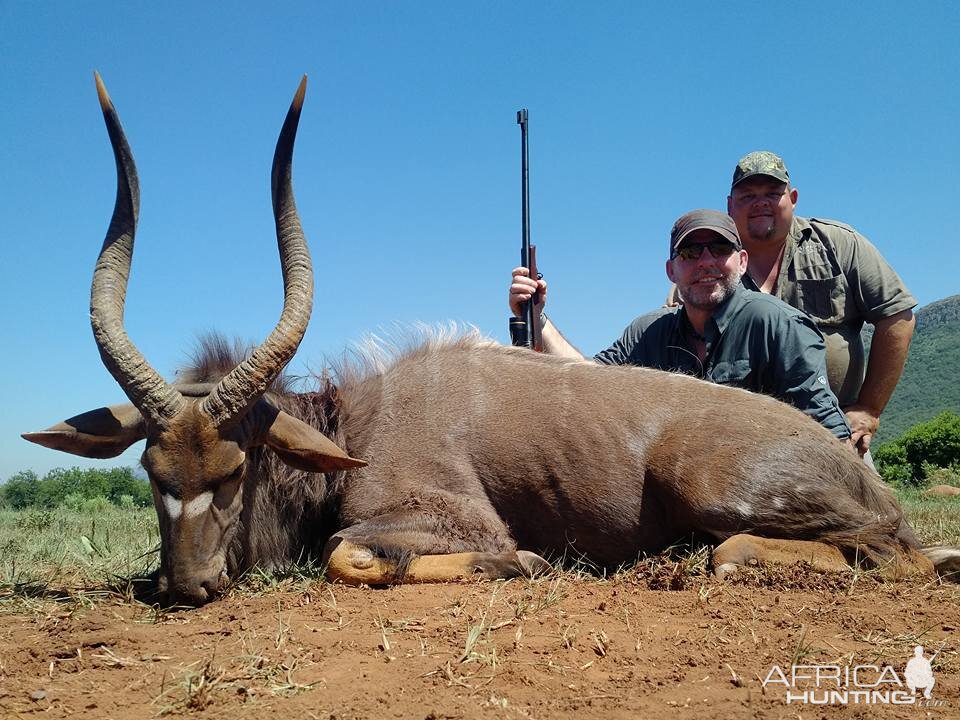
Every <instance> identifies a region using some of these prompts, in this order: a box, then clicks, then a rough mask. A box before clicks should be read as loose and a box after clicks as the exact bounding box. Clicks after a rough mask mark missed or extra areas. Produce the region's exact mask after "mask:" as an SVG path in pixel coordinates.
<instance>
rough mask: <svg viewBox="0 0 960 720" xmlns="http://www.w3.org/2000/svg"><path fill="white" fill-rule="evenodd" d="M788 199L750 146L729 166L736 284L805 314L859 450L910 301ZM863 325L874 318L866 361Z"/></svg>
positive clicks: (774, 166) (902, 358)
mask: <svg viewBox="0 0 960 720" xmlns="http://www.w3.org/2000/svg"><path fill="white" fill-rule="evenodd" d="M797 196H798V193H797V189H796V188H794V187H791V185H790V175H789V173H788V172H787V168H786V166H785V165H784V162H783V160H782V159H781V158H780V157H778V156H777V155H775V154H773V153H772V152H767V151H758V152H752V153H749V154H748V155H746V156H744V157H743V158H742V159H741V160H740V162H739V163H737V167H736V168H735V170H734V173H733V182H732V184H731V188H730V195H729V197H728V198H727V211H728V212H729V213H730V216H731V217H732V218H733V219H734V221H735V222H736V225H737V230H738V231H739V235H740V238H741V240H742V241H743V245H744V248H745V249H746V250H747V253H748V256H749V263H748V267H747V272H746V274H745V275H744V276H743V284H744V286H746V287H747V288H750V289H752V290H760V291H762V292H765V293H769V294H771V295H773V296H775V297H778V298H780V299H782V300H784V301H785V302H787V303H789V304H790V305H792V306H794V307H796V308H798V309H800V310H802V311H803V312H805V313H807V314H808V315H809V316H810V317H812V318H813V320H814V322H815V323H816V324H817V327H819V328H820V331H821V332H822V333H823V335H824V337H825V340H826V345H827V377H828V379H829V381H830V387H831V388H832V389H833V391H834V393H836V395H837V397H838V398H839V400H840V405H841V407H843V410H844V412H845V413H846V415H847V419H848V420H849V421H850V425H851V428H852V431H853V433H852V436H851V439H852V441H853V442H854V443H855V444H856V445H857V449H858V450H859V451H860V453H861V454H864V453H866V452H867V450H868V448H869V447H870V440H871V438H872V436H873V434H874V433H875V432H876V431H877V428H878V427H879V424H880V413H881V412H882V411H883V409H884V407H885V406H886V404H887V401H888V400H889V399H890V395H891V394H892V393H893V390H894V388H895V387H896V385H897V381H898V380H899V379H900V374H901V372H902V371H903V365H904V362H906V358H907V350H908V349H909V347H910V339H911V338H912V337H913V327H914V318H913V312H912V309H913V308H914V307H915V306H916V304H917V301H916V300H915V299H914V297H913V296H912V295H911V294H910V292H909V291H908V290H907V288H906V287H905V286H904V284H903V282H902V281H901V280H900V278H899V277H898V276H897V274H896V272H894V270H893V268H891V267H890V265H889V264H888V263H887V262H886V261H885V260H884V259H883V257H882V256H881V255H880V253H879V252H878V251H877V249H876V248H875V247H874V246H873V245H871V244H870V242H868V241H867V239H866V238H864V237H863V236H862V235H860V234H859V233H858V232H856V231H855V230H854V229H853V228H851V227H850V226H848V225H844V224H843V223H838V222H835V221H833V220H820V219H817V218H802V217H798V216H796V215H794V209H795V207H796V204H797ZM864 322H868V323H872V324H873V325H874V335H873V342H872V346H871V349H870V358H869V361H866V362H865V351H864V347H863V343H862V341H861V340H860V330H861V329H862V328H863V324H864Z"/></svg>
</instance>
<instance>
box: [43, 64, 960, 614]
mask: <svg viewBox="0 0 960 720" xmlns="http://www.w3.org/2000/svg"><path fill="white" fill-rule="evenodd" d="M97 90H98V94H99V97H100V104H101V107H102V109H103V114H104V118H105V119H106V124H107V130H108V132H109V135H110V141H111V143H112V146H113V151H114V155H115V158H116V164H117V177H118V187H117V199H116V206H115V207H114V211H113V218H112V220H111V222H110V227H109V230H108V232H107V236H106V239H105V241H104V244H103V248H102V250H101V251H100V256H99V259H98V261H97V265H96V269H95V271H94V275H93V284H92V290H91V300H90V315H91V323H92V326H93V332H94V337H95V339H96V343H97V347H98V348H99V350H100V354H101V357H102V358H103V362H104V364H105V365H106V367H107V369H108V370H109V371H110V373H111V374H112V375H113V377H114V378H115V379H116V380H117V382H118V383H119V384H120V387H121V388H122V389H123V391H124V393H125V394H126V395H127V397H128V398H129V400H130V403H129V404H126V405H114V406H111V407H104V408H100V409H97V410H92V411H90V412H86V413H84V414H82V415H78V416H76V417H73V418H71V419H69V420H66V421H65V422H63V423H60V424H58V425H55V426H53V427H51V428H50V429H48V430H44V431H42V432H35V433H27V434H25V435H24V437H25V438H26V439H27V440H30V441H32V442H36V443H40V444H41V445H45V446H47V447H50V448H54V449H57V450H63V451H66V452H70V453H75V454H78V455H83V456H86V457H98V458H106V457H113V456H115V455H117V454H119V453H120V452H122V451H123V450H124V449H126V448H127V447H128V446H130V445H131V444H132V443H134V442H137V441H138V440H142V439H146V449H145V450H144V452H143V456H142V462H143V467H144V468H145V469H146V471H147V473H148V475H149V476H150V481H151V486H152V489H153V496H154V502H155V505H156V510H157V515H158V517H159V522H160V528H161V538H162V541H161V563H160V588H161V590H162V591H163V592H165V593H166V594H167V596H168V598H169V599H170V600H171V601H181V602H189V603H195V604H199V603H203V602H205V601H207V600H209V599H210V598H211V597H212V596H213V595H214V594H215V593H216V591H217V590H218V589H219V588H221V587H222V584H223V583H224V582H225V580H227V579H228V578H232V577H235V576H236V575H237V574H238V573H240V572H242V571H243V570H245V569H247V568H251V567H254V566H258V567H262V568H268V569H269V568H276V567H279V566H283V565H285V564H288V563H290V562H292V561H294V560H296V559H298V558H300V557H302V556H303V555H304V554H305V553H316V554H317V555H319V556H321V557H322V558H323V560H324V561H325V562H326V563H327V564H328V575H329V577H331V578H333V579H337V580H341V581H343V582H348V583H375V584H380V583H389V582H394V581H443V580H450V579H454V578H461V577H466V576H475V575H479V576H481V577H488V578H505V577H510V576H514V575H520V574H530V573H533V572H535V571H537V570H539V569H541V568H542V567H544V566H545V565H546V563H545V561H544V560H542V559H541V555H546V556H548V557H560V556H564V555H566V556H571V555H573V556H576V557H579V558H584V559H586V560H588V561H589V562H591V563H593V564H595V565H596V566H599V567H615V566H617V565H619V564H622V563H626V562H630V561H632V560H634V559H636V558H637V556H638V555H639V554H642V553H645V552H654V551H658V550H660V549H662V548H664V547H666V546H669V545H670V544H672V543H674V542H676V541H677V540H679V539H681V538H686V537H690V536H691V535H694V534H695V535H699V536H705V537H709V538H712V539H713V540H715V541H720V542H721V544H720V545H719V547H717V548H716V550H715V551H714V564H715V567H716V568H717V570H718V571H719V572H721V573H722V572H726V571H729V570H730V569H732V568H734V567H736V566H738V565H742V564H745V563H748V562H752V561H756V560H767V559H773V560H783V561H790V560H798V559H806V560H812V561H814V562H815V563H816V564H819V565H820V566H823V567H834V568H836V567H845V562H846V561H847V560H851V559H852V558H853V557H854V556H855V555H859V556H860V557H862V558H865V559H866V560H867V561H868V562H871V563H873V564H877V565H887V566H888V567H890V568H891V570H890V572H892V573H900V572H908V571H913V572H928V573H932V572H933V565H932V564H931V561H930V560H929V559H928V557H927V556H925V555H924V554H923V553H922V552H919V551H920V547H919V543H918V542H917V539H916V537H915V536H914V533H913V531H912V530H911V528H910V527H909V526H908V525H907V523H906V522H905V521H904V519H903V515H902V513H901V510H900V508H899V506H898V505H897V503H896V501H895V499H894V498H893V496H892V494H891V493H890V492H889V490H888V489H887V488H886V487H885V486H884V485H883V484H882V483H881V482H880V480H879V479H878V478H877V477H875V476H874V475H873V474H871V473H870V472H869V471H868V470H867V469H866V468H865V467H864V465H863V464H862V463H861V462H860V461H859V460H858V458H857V457H856V455H855V454H854V453H852V452H850V451H849V450H847V449H844V448H843V447H842V446H841V445H840V444H839V443H838V442H836V441H835V440H834V438H833V437H832V436H831V435H830V433H829V432H828V431H826V430H825V429H823V428H822V427H821V426H820V425H818V424H817V423H816V422H814V421H812V420H810V419H809V418H807V417H806V416H805V415H803V414H802V413H800V412H798V411H797V410H795V409H793V408H791V407H789V406H787V405H785V404H783V403H781V402H778V401H776V400H774V399H771V398H768V397H762V396H760V395H754V394H751V393H749V392H746V391H742V390H737V389H732V388H728V387H721V386H718V385H711V384H708V383H705V382H702V381H700V380H696V379H694V378H691V377H685V376H680V375H673V374H668V373H664V372H659V371H656V370H649V369H641V368H631V367H601V366H599V365H596V364H594V363H592V362H585V361H572V360H565V359H560V358H554V357H545V356H542V355H538V354H535V353H531V352H529V351H527V350H522V349H518V348H512V347H504V346H501V345H498V344H496V343H494V342H492V341H487V340H483V339H479V338H477V337H460V338H455V339H453V340H447V341H428V342H425V343H423V344H421V345H420V346H418V347H416V348H414V349H411V350H408V351H406V352H402V353H398V354H397V355H396V356H395V357H394V358H393V359H392V361H391V362H389V363H387V364H385V365H382V366H381V365H377V364H376V363H370V364H369V365H370V366H369V367H367V368H365V369H364V368H363V367H353V368H351V367H344V368H341V369H340V371H339V372H337V373H335V375H334V376H333V378H334V379H333V380H329V379H323V380H321V381H320V383H319V387H318V390H317V391H316V392H311V393H301V394H295V393H288V392H283V391H282V390H281V389H280V388H279V387H278V384H277V379H278V377H279V376H280V374H281V371H282V370H283V368H284V366H285V365H286V363H287V362H288V361H289V360H290V358H291V357H292V356H293V354H294V352H295V351H296V349H297V347H298V345H299V343H300V341H301V339H302V337H303V334H304V331H305V329H306V326H307V322H308V320H309V315H310V311H311V306H312V294H313V274H312V268H311V264H310V256H309V253H308V251H307V245H306V241H305V239H304V236H303V232H302V230H301V227H300V220H299V216H298V214H297V210H296V206H295V203H294V197H293V190H292V185H291V162H292V155H293V145H294V137H295V134H296V130H297V125H298V122H299V117H300V110H301V105H302V102H303V97H304V90H305V81H304V82H303V83H301V85H300V87H299V89H298V90H297V93H296V96H295V97H294V100H293V103H292V105H291V107H290V110H289V113H288V114H287V118H286V122H285V123H284V125H283V129H282V130H281V132H280V138H279V140H278V142H277V148H276V152H275V155H274V161H273V174H272V193H273V210H274V216H275V218H276V226H277V239H278V244H279V249H280V257H281V262H282V266H283V278H284V306H283V311H282V314H281V317H280V321H279V323H278V325H277V326H276V328H275V329H274V330H273V332H272V333H271V334H270V336H269V337H268V338H267V340H266V341H265V342H264V343H263V344H262V345H261V346H259V347H257V348H256V349H255V350H254V351H253V353H252V354H250V355H249V357H246V358H243V357H238V356H234V355H233V354H232V353H231V352H229V351H228V349H227V348H226V347H225V346H224V345H223V344H222V343H220V342H218V341H216V340H214V341H212V342H210V343H208V345H207V348H206V352H205V354H204V355H203V357H201V358H200V359H199V361H198V364H197V366H196V367H194V368H192V369H190V370H188V371H187V372H185V373H182V374H181V376H180V378H179V379H178V381H177V382H174V383H172V384H171V383H168V382H166V381H165V380H164V379H163V378H162V377H161V376H160V375H159V374H158V373H157V372H156V371H155V370H154V369H153V368H152V367H151V366H150V364H149V363H148V362H147V360H146V359H145V358H144V357H143V356H142V355H141V354H140V352H139V351H138V350H137V348H136V347H135V346H134V345H133V344H132V342H131V341H130V339H129V338H128V336H127V334H126V331H125V329H124V325H123V306H124V298H125V294H126V286H127V277H128V274H129V270H130V263H131V259H132V253H133V239H134V231H135V228H136V224H137V213H138V208H139V186H138V181H137V174H136V168H135V166H134V162H133V157H132V154H131V152H130V148H129V146H128V144H127V141H126V138H125V136H124V133H123V130H122V128H121V125H120V122H119V119H118V117H117V114H116V111H115V109H114V107H113V104H112V102H111V101H110V98H109V96H108V95H107V92H106V89H105V88H104V86H103V84H102V82H101V81H100V78H99V76H97ZM531 416H533V417H536V418H538V421H537V422H536V423H533V424H531V423H530V422H529V421H528V418H529V417H531ZM355 458H363V460H360V459H355ZM368 463H369V464H368ZM927 555H929V556H930V557H932V558H934V560H935V562H936V563H938V569H941V570H944V571H946V570H951V569H956V568H957V558H958V556H960V552H958V551H957V550H953V549H949V548H941V549H937V550H935V551H927Z"/></svg>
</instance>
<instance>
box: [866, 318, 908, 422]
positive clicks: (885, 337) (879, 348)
mask: <svg viewBox="0 0 960 720" xmlns="http://www.w3.org/2000/svg"><path fill="white" fill-rule="evenodd" d="M915 324H916V319H915V318H914V317H913V312H912V311H911V310H904V311H902V312H899V313H897V314H896V315H891V316H890V317H888V318H884V319H883V320H880V321H878V322H877V323H876V325H875V326H874V327H875V329H874V333H873V342H872V344H871V346H870V358H869V360H868V361H867V374H866V377H865V378H864V381H863V387H862V388H861V389H860V397H859V398H858V400H857V405H859V406H861V407H864V408H867V409H869V410H871V411H872V412H873V413H874V414H875V415H876V416H877V417H879V416H880V413H881V412H883V409H884V408H885V407H886V406H887V402H888V401H889V400H890V396H891V395H893V391H894V389H895V388H896V387H897V382H898V381H899V380H900V375H901V373H903V366H904V364H905V363H906V361H907V352H908V351H909V350H910V340H911V339H912V338H913V328H914V325H915Z"/></svg>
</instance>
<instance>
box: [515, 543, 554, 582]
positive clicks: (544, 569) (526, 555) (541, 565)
mask: <svg viewBox="0 0 960 720" xmlns="http://www.w3.org/2000/svg"><path fill="white" fill-rule="evenodd" d="M517 565H519V567H520V571H521V574H522V575H523V576H524V577H527V578H535V577H537V576H538V575H546V574H547V573H549V572H550V571H551V570H553V565H551V564H550V563H548V562H547V561H546V560H544V559H543V558H542V557H540V556H539V555H537V554H536V553H535V552H530V551H529V550H517Z"/></svg>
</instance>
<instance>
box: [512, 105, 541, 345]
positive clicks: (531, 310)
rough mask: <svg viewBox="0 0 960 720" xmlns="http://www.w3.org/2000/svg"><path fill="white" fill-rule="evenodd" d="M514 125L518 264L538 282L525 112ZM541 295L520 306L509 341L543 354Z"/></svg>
mask: <svg viewBox="0 0 960 720" xmlns="http://www.w3.org/2000/svg"><path fill="white" fill-rule="evenodd" d="M517 124H518V125H520V168H521V176H520V177H521V181H520V188H521V189H520V193H521V197H522V201H521V213H522V216H523V219H522V237H523V240H522V244H521V246H520V264H521V265H523V267H525V268H527V269H528V270H529V271H530V278H531V279H533V280H539V279H540V278H541V277H543V276H542V275H540V274H539V273H538V272H537V248H536V246H535V245H531V244H530V156H529V149H528V147H527V111H526V109H523V110H518V111H517ZM539 295H540V293H539V292H537V293H535V294H534V296H533V297H532V298H530V299H529V300H527V301H526V302H525V303H523V305H522V306H521V316H520V317H512V318H510V340H511V341H512V342H513V344H514V345H519V346H521V347H528V348H532V349H533V350H536V351H537V352H542V351H543V340H542V338H541V337H540V331H541V329H542V328H541V327H540V315H539V313H537V311H536V304H537V301H538V300H539V299H540V298H539Z"/></svg>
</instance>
